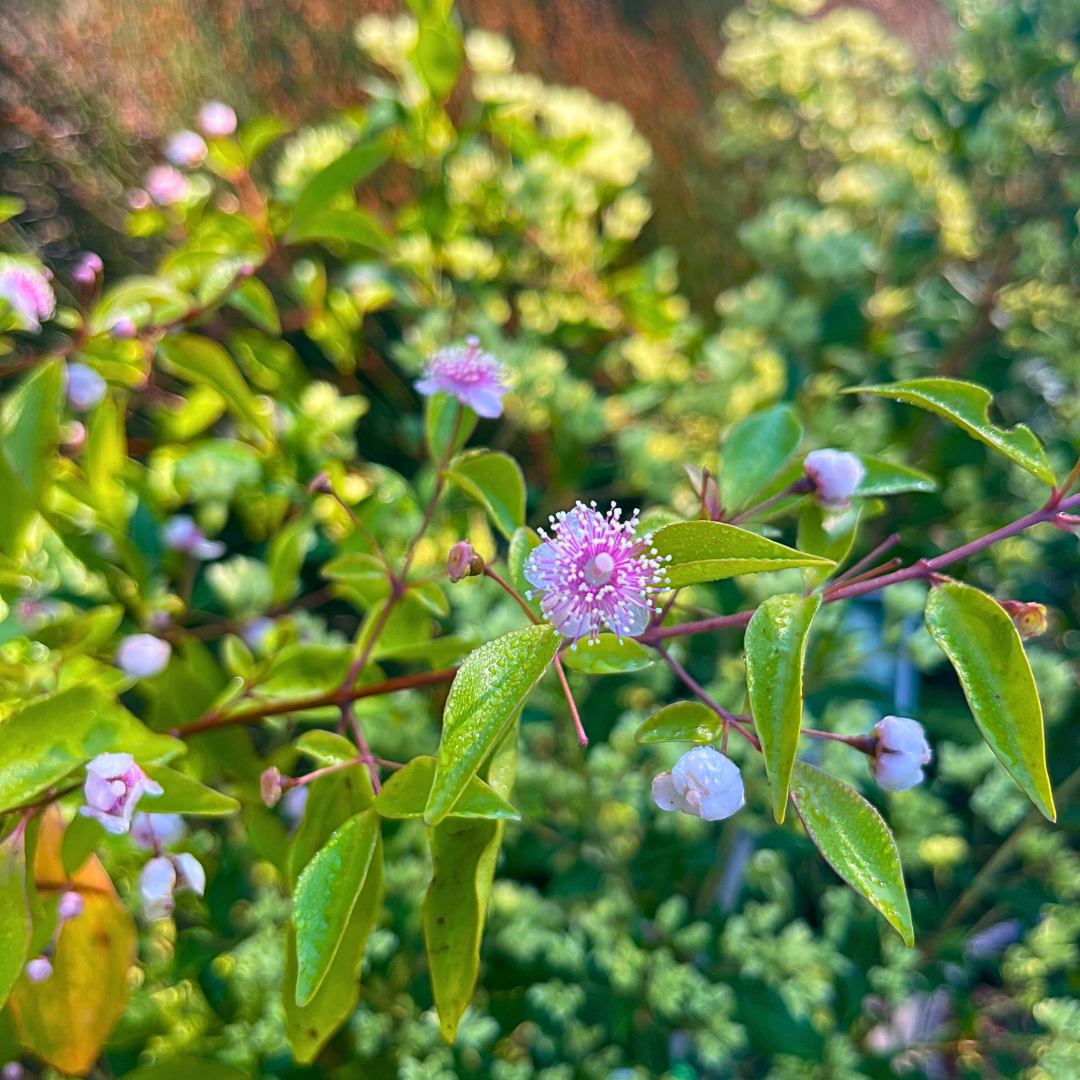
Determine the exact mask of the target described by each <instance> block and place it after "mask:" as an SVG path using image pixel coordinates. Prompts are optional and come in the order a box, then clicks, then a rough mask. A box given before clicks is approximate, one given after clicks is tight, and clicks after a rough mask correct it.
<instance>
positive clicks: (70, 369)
mask: <svg viewBox="0 0 1080 1080" xmlns="http://www.w3.org/2000/svg"><path fill="white" fill-rule="evenodd" d="M108 389H109V387H108V385H107V383H106V382H105V380H104V379H103V378H102V377H101V376H100V375H99V374H98V373H97V372H96V371H95V370H94V369H93V368H92V367H87V366H86V364H79V363H75V362H72V363H70V364H68V365H67V399H68V404H69V405H70V406H71V407H72V408H73V409H75V410H76V411H77V412H89V410H90V409H93V408H95V407H96V406H97V405H99V404H101V401H102V399H103V398H104V397H105V394H106V393H107V391H108Z"/></svg>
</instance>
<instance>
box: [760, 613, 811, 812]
mask: <svg viewBox="0 0 1080 1080" xmlns="http://www.w3.org/2000/svg"><path fill="white" fill-rule="evenodd" d="M819 607H821V597H820V595H815V596H806V597H801V596H796V595H794V594H787V595H784V596H770V597H769V598H768V599H767V600H766V601H765V602H764V603H763V604H761V606H760V607H759V608H758V609H757V611H755V612H754V615H753V618H751V620H750V623H749V625H748V626H747V628H746V639H745V648H746V689H747V695H748V697H749V700H750V712H751V715H752V716H753V718H754V727H755V728H756V730H757V733H758V737H759V738H760V739H761V749H762V754H763V756H764V758H765V772H766V773H767V774H768V777H769V785H770V787H771V788H772V802H773V816H774V817H775V818H776V820H777V821H778V822H781V821H783V820H784V811H785V810H786V809H787V798H788V783H789V781H790V778H791V767H792V765H793V763H794V761H795V751H796V750H797V749H798V747H799V730H800V728H801V727H802V711H803V663H804V661H805V659H806V644H807V641H808V640H809V633H810V624H811V622H813V619H814V616H815V615H816V614H817V610H818V608H819Z"/></svg>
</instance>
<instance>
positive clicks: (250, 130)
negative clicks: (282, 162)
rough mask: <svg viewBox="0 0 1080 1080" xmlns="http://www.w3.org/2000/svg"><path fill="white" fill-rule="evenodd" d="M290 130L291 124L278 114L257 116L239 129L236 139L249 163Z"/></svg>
mask: <svg viewBox="0 0 1080 1080" xmlns="http://www.w3.org/2000/svg"><path fill="white" fill-rule="evenodd" d="M290 131H292V125H291V124H290V123H289V122H288V121H287V120H283V119H282V118H281V117H280V116H257V117H255V119H254V120H249V121H248V122H247V123H246V124H245V125H244V126H243V127H242V128H241V129H240V131H239V133H238V135H237V137H236V141H237V142H238V143H239V144H240V149H241V150H242V151H243V152H244V159H245V161H247V163H248V164H249V165H250V164H251V163H252V162H253V161H254V160H255V159H256V158H257V157H258V156H259V155H260V154H262V153H263V151H265V150H267V149H269V148H270V147H271V146H272V145H273V144H274V143H275V142H276V141H277V140H278V139H280V138H281V136H282V135H285V134H287V133H288V132H290Z"/></svg>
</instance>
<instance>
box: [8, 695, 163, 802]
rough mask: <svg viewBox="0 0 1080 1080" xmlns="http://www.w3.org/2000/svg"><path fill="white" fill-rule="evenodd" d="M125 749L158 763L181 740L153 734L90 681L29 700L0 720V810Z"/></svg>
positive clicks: (140, 759) (145, 760)
mask: <svg viewBox="0 0 1080 1080" xmlns="http://www.w3.org/2000/svg"><path fill="white" fill-rule="evenodd" d="M113 751H124V752H126V753H129V754H133V755H134V756H135V760H136V761H138V762H140V763H142V764H160V763H164V762H166V761H170V760H172V759H173V758H174V757H176V756H177V755H179V754H182V753H183V752H184V744H183V743H182V742H180V740H179V739H173V738H170V737H169V736H168V735H157V734H155V733H154V732H152V731H151V730H150V729H149V728H147V727H146V726H145V725H144V724H142V723H141V722H140V721H139V720H136V719H135V717H134V716H132V715H131V713H129V712H128V711H127V709H125V708H124V707H123V706H122V705H118V704H116V702H114V701H112V700H111V699H110V698H108V697H106V696H105V695H104V694H103V693H102V692H101V691H100V690H98V689H97V688H96V687H92V686H73V687H72V688H71V689H69V690H62V691H60V693H59V694H55V695H53V696H52V697H50V698H46V699H45V700H43V701H38V702H35V703H34V704H33V705H27V706H26V708H24V709H20V710H19V711H18V712H16V713H13V714H12V715H11V716H9V717H8V718H7V719H6V720H5V721H4V722H3V723H2V724H0V813H6V812H7V811H9V810H12V809H14V808H15V807H18V806H22V805H23V804H25V803H28V802H31V801H32V800H33V799H34V797H35V796H37V795H40V794H41V793H42V792H43V791H45V790H46V788H49V787H52V786H53V785H54V784H57V783H59V781H61V780H63V779H64V778H65V777H66V776H69V775H70V774H71V773H73V772H75V770H76V769H78V768H79V767H80V766H82V765H85V764H86V763H87V762H88V761H89V760H90V759H91V758H94V757H97V755H98V754H105V753H110V752H113Z"/></svg>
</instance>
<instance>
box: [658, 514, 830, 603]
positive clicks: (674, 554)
mask: <svg viewBox="0 0 1080 1080" xmlns="http://www.w3.org/2000/svg"><path fill="white" fill-rule="evenodd" d="M652 544H653V547H654V548H656V551H657V552H658V554H659V555H660V556H661V558H664V557H666V556H669V555H670V556H671V561H670V562H667V563H665V566H666V573H667V580H668V584H669V585H670V586H671V587H672V588H682V587H683V586H685V585H696V584H697V583H698V582H701V581H721V580H723V579H724V578H730V577H735V576H736V575H739V574H759V573H763V572H766V571H771V570H786V569H788V568H789V567H793V566H818V567H822V568H827V567H830V566H832V565H833V564H832V561H831V560H829V559H823V558H821V557H820V556H817V555H810V554H807V553H805V552H802V551H796V550H795V549H794V548H789V547H785V546H784V545H783V544H778V543H777V542H776V541H775V540H769V539H767V538H766V537H764V536H758V534H757V533H752V532H747V530H746V529H740V528H738V527H737V526H735V525H728V524H725V523H724V522H720V521H680V522H678V523H677V524H675V525H665V526H664V528H662V529H660V531H659V532H656V533H654V534H653V537H652Z"/></svg>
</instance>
